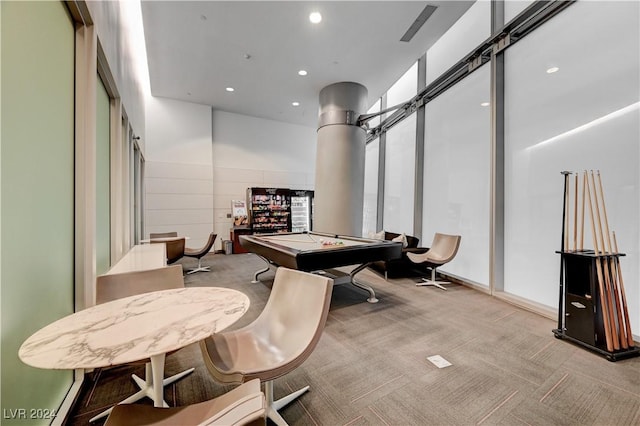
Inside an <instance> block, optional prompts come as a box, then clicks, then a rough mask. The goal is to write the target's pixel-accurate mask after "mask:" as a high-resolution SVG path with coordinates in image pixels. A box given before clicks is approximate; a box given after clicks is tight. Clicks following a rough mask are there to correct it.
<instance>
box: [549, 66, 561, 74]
mask: <svg viewBox="0 0 640 426" xmlns="http://www.w3.org/2000/svg"><path fill="white" fill-rule="evenodd" d="M558 70H560V68H558V67H551V68H549V69H548V70H547V74H553V73H554V72H558Z"/></svg>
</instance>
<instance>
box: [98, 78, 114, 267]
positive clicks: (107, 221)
mask: <svg viewBox="0 0 640 426" xmlns="http://www.w3.org/2000/svg"><path fill="white" fill-rule="evenodd" d="M109 109H110V101H109V94H108V93H107V89H106V88H105V86H104V83H103V82H102V79H101V78H100V76H98V87H97V90H96V272H97V273H98V274H104V273H105V272H107V271H108V270H109V267H110V266H111V185H110V179H111V173H110V167H111V160H110V151H111V145H110V141H111V135H110V121H109V120H110V119H109Z"/></svg>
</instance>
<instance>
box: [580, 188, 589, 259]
mask: <svg viewBox="0 0 640 426" xmlns="http://www.w3.org/2000/svg"><path fill="white" fill-rule="evenodd" d="M586 189H587V182H586V181H585V180H583V181H582V207H581V209H580V225H581V230H580V246H579V249H580V250H584V201H585V193H586Z"/></svg>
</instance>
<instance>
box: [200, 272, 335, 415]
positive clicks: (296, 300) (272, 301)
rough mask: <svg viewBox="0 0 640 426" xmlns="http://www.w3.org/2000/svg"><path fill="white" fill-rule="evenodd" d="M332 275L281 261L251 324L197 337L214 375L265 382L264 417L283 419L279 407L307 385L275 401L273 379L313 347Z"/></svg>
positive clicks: (228, 380)
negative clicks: (209, 335)
mask: <svg viewBox="0 0 640 426" xmlns="http://www.w3.org/2000/svg"><path fill="white" fill-rule="evenodd" d="M332 289H333V280H331V279H329V278H326V277H323V276H321V275H314V274H310V273H307V272H301V271H296V270H292V269H287V268H283V267H280V268H278V269H277V270H276V276H275V278H274V281H273V287H272V288H271V295H270V296H269V300H267V304H266V305H265V307H264V310H263V311H262V312H261V313H260V315H259V316H258V318H257V319H256V320H254V321H253V322H252V323H251V324H249V325H247V326H245V327H243V328H241V329H238V330H234V331H227V332H222V333H216V334H214V335H213V336H211V337H210V338H207V339H205V340H203V341H201V342H200V348H201V349H202V355H203V358H204V362H205V365H206V366H207V369H208V370H209V372H210V373H211V376H212V377H213V378H214V380H216V381H218V382H221V383H242V382H246V381H248V380H253V379H260V380H261V381H262V382H264V388H265V391H264V392H265V396H266V400H267V417H268V418H269V419H271V420H272V421H273V422H274V423H275V424H277V425H279V426H283V425H286V424H287V423H286V422H285V420H284V419H283V418H282V416H281V415H280V414H279V413H278V410H279V409H280V408H282V407H284V406H285V405H287V404H289V403H290V402H292V401H294V400H295V399H296V398H298V397H299V396H300V395H302V394H303V393H305V392H306V391H308V390H309V386H305V387H304V388H302V389H300V390H298V391H296V392H294V393H292V394H290V395H288V396H286V397H284V398H281V399H279V400H277V401H274V400H273V396H274V395H273V380H274V379H277V378H278V377H280V376H283V375H285V374H287V373H289V372H290V371H292V370H294V369H295V368H297V367H298V366H299V365H301V364H302V363H303V362H304V361H305V360H306V359H307V358H308V357H309V355H311V353H312V352H313V349H314V348H315V347H316V345H317V343H318V341H319V340H320V336H322V331H323V329H324V325H325V322H326V320H327V316H328V314H329V305H330V304H331V292H332Z"/></svg>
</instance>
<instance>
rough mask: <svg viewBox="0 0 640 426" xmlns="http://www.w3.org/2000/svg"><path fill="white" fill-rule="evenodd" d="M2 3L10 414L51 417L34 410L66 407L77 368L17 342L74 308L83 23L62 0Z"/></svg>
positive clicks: (6, 418) (4, 377)
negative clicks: (77, 83)
mask: <svg viewBox="0 0 640 426" xmlns="http://www.w3.org/2000/svg"><path fill="white" fill-rule="evenodd" d="M0 7H1V24H2V25H1V26H0V28H1V40H2V45H1V50H0V52H1V61H2V81H1V85H2V94H1V102H2V105H1V111H2V116H1V122H2V135H1V141H2V145H1V154H0V161H1V190H0V195H1V204H0V209H1V210H0V216H1V228H0V229H1V252H2V259H1V269H0V271H1V273H0V275H1V280H0V286H1V307H2V309H1V323H2V363H1V381H2V420H1V423H2V424H3V425H11V424H20V425H25V424H29V425H33V424H36V425H37V424H49V423H50V422H51V419H50V418H49V419H46V418H34V416H35V417H46V416H44V413H45V412H44V411H32V409H33V410H37V409H41V410H55V409H57V408H58V407H59V405H60V403H61V402H62V400H63V399H64V396H65V395H66V393H67V392H68V390H69V388H70V386H71V384H72V382H73V373H72V372H70V371H54V370H42V369H37V368H33V367H30V366H27V365H26V364H24V363H22V362H21V361H20V359H19V358H18V349H19V347H20V345H21V344H22V342H24V340H25V339H26V338H27V337H29V336H30V335H31V334H32V333H34V332H35V331H37V330H38V329H40V328H41V327H43V326H45V325H47V324H49V323H51V322H53V321H54V320H56V319H58V318H61V317H63V316H65V315H68V314H70V313H71V312H73V297H74V296H73V295H74V26H73V22H72V20H71V18H70V16H69V14H68V11H67V9H66V7H65V6H64V3H62V2H49V1H45V2H18V1H16V2H8V1H2V2H0ZM47 414H49V413H47Z"/></svg>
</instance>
